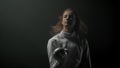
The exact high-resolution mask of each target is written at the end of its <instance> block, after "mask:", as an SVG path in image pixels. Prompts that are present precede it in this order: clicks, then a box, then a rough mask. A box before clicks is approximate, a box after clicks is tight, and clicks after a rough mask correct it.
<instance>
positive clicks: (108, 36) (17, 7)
mask: <svg viewBox="0 0 120 68" xmlns="http://www.w3.org/2000/svg"><path fill="white" fill-rule="evenodd" d="M112 4H113V2H112V1H110V0H108V1H107V0H0V63H1V64H0V66H1V67H0V68H48V67H49V63H48V58H47V49H46V46H47V41H48V39H49V38H50V37H51V36H50V34H49V31H50V28H51V26H52V25H54V24H55V23H56V22H58V17H59V16H60V15H61V14H62V12H63V10H64V9H65V8H67V7H72V8H74V9H76V10H77V11H78V13H79V15H80V17H81V19H82V20H83V21H84V22H85V23H86V25H87V26H88V34H87V38H88V42H89V45H90V52H91V61H92V66H93V68H105V67H106V68H107V67H109V66H110V64H112V62H111V60H113V59H111V58H112V56H111V53H112V51H111V49H112V48H113V47H112V45H111V44H113V43H112V42H113V41H114V40H115V35H116V34H115V31H114V30H113V29H114V28H115V26H114V25H115V23H113V21H114V20H113V5H112ZM112 55H114V54H113V53H112Z"/></svg>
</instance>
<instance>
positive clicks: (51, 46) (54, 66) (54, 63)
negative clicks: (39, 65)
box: [47, 39, 60, 68]
mask: <svg viewBox="0 0 120 68" xmlns="http://www.w3.org/2000/svg"><path fill="white" fill-rule="evenodd" d="M57 47H58V45H57V41H56V40H53V39H50V40H49V41H48V44H47V52H48V59H49V64H50V68H60V63H59V61H58V60H56V59H55V58H54V55H53V52H54V50H55V49H56V48H57Z"/></svg>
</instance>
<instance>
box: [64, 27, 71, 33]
mask: <svg viewBox="0 0 120 68" xmlns="http://www.w3.org/2000/svg"><path fill="white" fill-rule="evenodd" d="M63 31H64V32H68V33H72V32H73V30H68V28H67V27H63Z"/></svg>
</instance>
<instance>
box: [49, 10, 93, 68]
mask: <svg viewBox="0 0 120 68" xmlns="http://www.w3.org/2000/svg"><path fill="white" fill-rule="evenodd" d="M53 33H54V36H53V37H52V38H50V39H49V40H48V45H47V52H48V58H49V63H50V68H91V61H90V52H89V46H88V42H87V40H86V38H85V34H86V27H85V25H84V24H83V23H82V22H80V21H79V18H78V15H77V13H76V12H75V11H74V10H73V9H66V10H65V11H64V13H63V15H62V17H61V20H60V21H59V22H58V23H57V24H56V25H55V26H53Z"/></svg>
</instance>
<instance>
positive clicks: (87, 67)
mask: <svg viewBox="0 0 120 68" xmlns="http://www.w3.org/2000/svg"><path fill="white" fill-rule="evenodd" d="M83 46H85V48H84V50H83V56H82V61H81V63H80V68H92V66H91V58H90V50H89V45H88V41H87V40H85V41H84V45H83Z"/></svg>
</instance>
